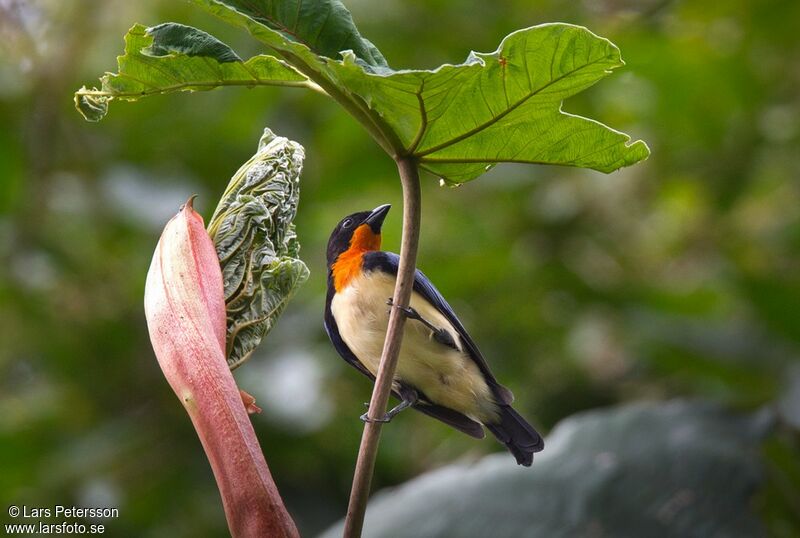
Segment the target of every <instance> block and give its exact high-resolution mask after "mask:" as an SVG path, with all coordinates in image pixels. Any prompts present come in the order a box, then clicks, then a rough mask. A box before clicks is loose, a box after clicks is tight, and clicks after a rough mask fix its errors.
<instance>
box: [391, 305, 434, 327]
mask: <svg viewBox="0 0 800 538" xmlns="http://www.w3.org/2000/svg"><path fill="white" fill-rule="evenodd" d="M386 304H388V305H389V306H391V307H393V308H397V309H398V310H400V311H401V312H402V313H403V314H405V315H406V317H407V318H409V319H415V320H417V321H421V322H422V323H423V324H425V325H427V326H428V327H433V326H432V324H431V323H430V322H429V321H428V320H426V319H425V318H423V317H422V316H421V315H420V314H419V312H417V310H416V309H415V308H412V307H410V306H399V305H395V304H394V299H393V298H391V297H389V299H388V300H387V301H386ZM433 328H434V329H435V327H433Z"/></svg>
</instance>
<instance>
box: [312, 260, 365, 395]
mask: <svg viewBox="0 0 800 538" xmlns="http://www.w3.org/2000/svg"><path fill="white" fill-rule="evenodd" d="M330 279H331V277H330V276H329V277H328V280H330ZM335 294H336V290H335V289H334V287H333V285H332V284H331V283H330V282H329V283H328V296H327V298H326V299H325V318H324V325H325V332H327V333H328V338H330V340H331V343H332V344H333V347H334V348H336V351H338V352H339V355H341V356H342V358H343V359H344V360H346V361H347V362H349V363H350V364H351V365H352V366H355V368H356V369H357V370H358V371H359V372H361V373H362V374H364V375H365V376H367V377H368V378H370V379H371V380H373V381H375V376H374V375H372V372H370V371H369V370H367V368H366V366H364V365H363V364H361V361H360V360H358V357H356V356H355V354H354V353H353V352H352V351H351V350H350V348H349V347H348V346H347V344H345V343H344V340H342V336H341V335H340V334H339V326H338V325H336V318H334V317H333V312H332V311H331V301H333V296H334V295H335Z"/></svg>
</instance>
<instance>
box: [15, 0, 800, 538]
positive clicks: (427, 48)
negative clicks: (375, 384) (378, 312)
mask: <svg viewBox="0 0 800 538" xmlns="http://www.w3.org/2000/svg"><path fill="white" fill-rule="evenodd" d="M346 5H347V6H348V8H350V9H351V11H352V12H353V16H354V19H355V21H356V23H357V24H358V26H359V28H360V30H361V32H362V33H363V34H364V35H365V36H367V37H368V38H370V39H371V40H372V41H373V42H375V44H376V45H377V46H378V47H379V48H380V49H381V51H382V52H383V53H384V55H385V56H386V57H387V59H388V61H389V63H390V65H392V67H394V68H412V67H413V68H433V67H436V66H438V65H440V64H441V63H445V62H450V63H458V62H461V61H463V60H464V58H466V56H467V54H468V53H469V51H470V50H471V49H474V50H478V51H486V52H488V51H492V50H494V49H495V48H496V47H497V45H498V44H499V42H500V40H501V39H502V38H503V37H504V36H505V35H507V34H508V33H510V32H512V31H514V30H516V29H519V28H522V27H525V26H530V25H534V24H538V23H543V22H552V21H563V22H570V23H575V24H580V25H585V26H587V27H588V28H590V29H591V30H592V31H594V32H595V33H598V34H599V35H602V36H605V37H608V38H609V39H611V40H612V41H613V42H614V43H616V44H617V45H618V46H619V47H620V48H621V50H622V54H623V58H624V59H625V61H626V62H627V66H626V67H625V68H624V69H621V70H619V71H617V72H616V74H614V75H613V76H611V77H610V78H608V79H606V80H604V81H602V82H600V83H599V84H598V85H597V86H596V87H594V88H591V89H589V90H588V91H586V92H584V93H583V94H582V95H580V96H577V97H575V98H573V99H570V100H569V101H568V102H566V103H565V105H564V109H565V110H566V111H568V112H571V113H576V114H582V115H588V116H589V117H592V118H596V119H598V120H600V121H603V122H605V123H607V124H609V125H611V126H612V127H614V128H617V129H620V130H623V131H625V132H627V133H630V134H631V135H632V136H633V137H634V138H641V139H644V140H646V141H647V142H648V144H649V145H650V148H651V150H652V156H651V157H650V159H649V160H648V161H646V162H644V163H642V164H640V165H637V166H634V167H632V168H628V169H625V170H622V171H619V172H616V173H614V174H611V175H603V174H600V173H596V172H592V171H584V170H574V169H569V168H557V167H544V166H538V167H533V166H512V165H503V166H498V167H496V168H495V169H494V170H492V171H491V172H490V173H488V174H486V175H485V176H483V177H481V178H479V179H477V180H475V181H474V182H471V183H467V184H465V185H463V186H462V187H460V188H456V189H450V188H442V187H440V186H439V185H438V180H437V179H436V178H434V177H431V176H426V177H423V233H422V245H421V251H420V255H419V267H420V268H421V269H422V270H423V271H425V272H426V273H427V274H428V276H430V277H431V279H432V280H433V281H434V282H436V283H437V286H438V287H439V288H440V289H441V291H442V292H443V294H444V295H445V296H446V297H448V298H449V300H450V301H451V303H452V304H453V306H454V307H455V309H456V311H457V312H458V313H459V315H460V317H461V318H462V321H463V322H464V324H465V325H466V326H467V328H468V329H469V330H470V331H471V333H472V335H473V337H474V338H475V340H476V341H477V342H478V343H479V345H480V346H481V348H482V350H483V352H484V354H485V355H486V357H487V359H488V360H489V363H490V364H491V365H492V367H493V369H494V371H495V373H496V375H497V377H498V378H499V379H500V380H501V381H502V382H503V383H504V384H506V385H507V386H509V387H510V388H511V389H512V390H513V391H514V393H515V394H516V396H517V407H518V409H519V410H520V411H521V412H522V413H523V414H524V415H526V416H528V417H530V418H531V419H532V422H533V423H534V424H536V425H537V426H539V427H540V428H541V429H543V430H544V431H548V430H549V429H551V428H552V427H553V425H554V424H555V423H556V422H558V421H559V420H561V419H562V418H564V417H567V416H569V415H571V414H573V413H575V412H578V411H582V410H586V409H591V408H597V407H605V406H609V405H613V404H618V403H622V402H628V401H639V400H654V401H664V400H666V399H668V398H671V397H676V396H687V397H702V398H706V399H710V400H714V401H718V402H722V403H724V404H725V405H727V406H729V407H731V408H733V409H736V410H741V411H749V410H755V409H758V408H761V407H762V406H765V405H767V406H771V407H772V408H773V409H776V410H777V411H778V412H779V414H780V422H781V428H780V429H779V431H778V432H777V433H776V434H775V435H773V436H772V437H770V439H769V440H768V441H767V442H766V443H765V445H764V447H763V454H764V455H765V462H766V469H767V476H769V477H772V479H771V481H770V482H769V485H768V486H766V487H765V488H764V491H760V492H758V494H757V495H756V496H755V497H754V501H753V502H754V503H755V506H756V508H757V509H758V510H759V513H761V514H762V515H763V518H764V521H765V523H766V526H767V529H768V530H769V531H770V532H771V533H774V534H776V535H778V534H781V533H783V532H784V531H786V529H788V528H789V527H788V526H787V525H788V523H787V522H786V521H785V519H781V518H785V514H786V513H790V514H791V513H792V512H794V514H795V516H796V514H798V513H800V485H799V484H800V479H798V476H800V471H798V459H799V458H800V449H799V448H798V446H800V444H799V443H798V435H797V429H793V428H797V427H798V426H800V361H799V360H798V359H799V358H800V256H799V254H800V209H798V208H800V182H798V178H800V92H798V87H800V38H799V37H798V32H797V22H798V21H800V3H798V2H793V1H790V0H784V1H780V0H763V1H758V0H750V1H746V0H742V1H736V2H716V1H711V0H697V1H694V2H678V1H669V0H666V1H664V0H646V1H637V2H634V1H630V0H628V1H625V0H617V1H615V0H604V1H598V2H594V1H584V2H567V1H555V0H551V1H547V0H538V1H531V0H514V1H508V2H503V3H499V4H498V3H492V2H484V1H480V0H462V1H458V2H456V1H455V0H434V1H431V0H425V1H422V0H406V1H401V0H384V1H382V2H380V3H379V4H376V3H374V2H369V1H368V0H350V1H347V2H346ZM164 21H176V22H181V23H184V24H189V25H193V26H197V27H199V28H202V29H204V30H206V31H209V32H210V33H212V34H214V35H216V36H217V37H219V38H220V39H222V40H223V41H225V42H227V43H229V44H231V45H232V46H233V48H234V49H236V50H237V52H239V54H240V55H241V56H243V57H248V56H250V55H252V54H256V53H259V52H262V49H261V48H260V47H259V45H258V44H257V43H256V42H255V41H254V40H252V39H251V38H249V36H247V35H245V34H244V33H241V32H239V31H238V30H236V29H234V28H231V27H228V26H226V25H224V24H223V23H221V22H219V21H217V20H216V19H214V18H212V17H211V16H209V15H206V14H205V13H204V12H202V11H201V10H199V9H196V8H193V7H192V6H191V5H190V4H188V3H182V2H166V1H157V0H144V1H141V2H125V1H122V0H109V1H106V2H101V3H97V2H90V1H89V0H58V1H57V0H28V1H24V0H0V125H2V127H0V469H1V471H0V501H2V504H3V506H7V505H9V504H12V503H13V504H18V505H22V504H26V505H28V506H48V505H53V504H56V503H60V504H76V505H79V506H89V505H99V506H116V507H119V509H120V517H119V519H117V520H114V521H111V522H109V525H108V526H109V529H110V530H109V531H108V533H109V534H111V535H113V536H148V537H150V536H152V537H160V536H171V537H174V536H217V535H224V534H225V533H226V526H225V521H224V517H223V513H222V508H221V506H220V502H219V496H218V493H217V490H216V487H215V485H214V482H213V478H212V475H211V472H210V468H209V466H208V462H207V460H206V459H205V457H204V455H203V452H202V450H201V449H200V445H199V443H198V440H197V438H196V435H195V433H194V430H193V429H192V427H191V424H190V422H189V420H188V418H187V416H186V414H185V413H184V411H183V409H182V408H181V406H180V405H178V402H177V400H176V398H175V396H174V394H173V393H172V391H171V390H170V389H169V387H168V386H167V384H166V382H165V380H164V378H163V376H162V374H161V372H160V370H159V368H158V365H157V363H156V361H155V357H154V356H153V353H152V350H151V348H150V345H149V341H148V337H147V331H146V327H145V323H144V315H143V311H142V297H143V288H144V279H145V274H146V271H147V268H148V266H149V263H150V258H151V255H152V252H153V248H154V246H155V244H156V241H157V239H158V236H159V234H160V232H161V229H162V227H163V225H164V223H165V222H166V221H167V220H168V219H169V218H170V217H171V215H173V214H174V213H175V211H176V210H177V208H178V207H179V205H180V204H181V203H182V202H184V201H185V200H186V199H187V198H188V196H189V195H191V194H193V193H198V194H199V195H200V196H199V198H198V200H197V202H196V204H195V207H196V208H198V210H199V211H200V212H201V213H202V214H203V215H204V216H205V217H206V218H208V217H210V214H211V211H212V210H213V208H214V206H215V205H216V200H217V199H218V197H219V196H220V195H221V193H222V190H223V189H224V187H225V185H226V184H227V182H228V179H229V178H230V176H231V175H232V174H233V173H234V172H235V171H236V169H237V168H238V167H239V165H240V164H242V163H243V162H244V161H245V160H247V159H248V158H249V157H250V155H251V154H252V153H253V152H254V151H255V149H256V145H257V142H258V139H259V136H260V134H261V131H262V129H263V128H264V127H265V126H269V127H270V128H272V129H273V130H275V131H276V132H277V133H279V134H281V135H283V136H288V137H290V138H293V139H294V140H297V141H298V142H300V143H301V144H303V145H304V146H305V147H306V151H307V159H306V167H305V172H304V175H303V179H302V190H301V203H300V211H299V214H298V216H297V221H296V222H297V230H298V235H299V237H300V241H301V244H302V251H301V256H302V258H303V259H304V260H305V261H306V263H307V264H308V265H309V267H310V269H311V271H312V276H311V279H310V280H309V282H308V283H307V284H306V285H305V286H304V287H303V288H302V289H301V291H300V292H299V294H298V295H297V297H296V299H295V300H294V301H293V302H292V303H291V304H290V305H289V307H288V309H287V310H286V312H285V314H284V317H283V318H282V319H281V320H280V321H279V322H278V324H277V326H276V328H275V329H274V331H273V332H272V333H271V334H270V336H269V337H268V339H267V340H266V341H265V342H264V343H263V344H262V347H261V349H260V350H259V351H258V352H257V354H256V355H255V356H254V358H253V359H252V360H251V361H250V362H249V363H247V364H246V365H245V366H244V367H242V368H241V369H239V370H237V371H236V378H237V380H238V382H239V383H240V385H241V386H242V387H243V388H245V389H246V390H248V391H250V392H251V393H252V394H254V395H255V396H256V398H257V399H258V402H259V404H260V405H261V406H262V407H263V408H264V413H263V414H261V415H259V416H256V417H254V423H255V427H256V430H257V433H258V436H259V438H260V440H261V443H262V447H263V449H264V451H265V453H266V455H267V460H268V462H269V465H270V467H271V470H272V472H273V475H274V477H275V480H276V481H277V483H278V486H279V488H280V490H281V491H282V493H283V494H284V496H285V499H286V502H287V504H288V507H289V509H290V511H291V512H292V513H293V514H294V515H295V517H296V519H297V521H298V524H299V526H300V528H301V531H303V533H304V535H313V534H314V533H316V532H318V531H320V530H322V529H324V528H325V527H327V526H328V525H329V524H330V523H331V522H333V521H335V520H336V519H338V518H339V517H341V516H342V515H343V514H344V511H345V508H346V503H347V496H348V494H349V487H350V480H351V477H352V470H353V465H354V462H355V456H356V453H357V450H358V443H359V439H360V433H361V430H362V423H361V422H360V421H359V420H358V416H359V415H360V414H361V413H362V412H363V402H365V401H367V400H368V399H369V394H370V391H371V384H370V383H369V382H368V381H367V380H366V379H365V378H363V377H362V376H361V375H360V374H358V373H357V372H356V371H355V370H353V369H351V368H350V367H349V366H347V365H346V364H345V362H344V361H342V360H341V359H340V358H339V357H338V355H337V354H336V352H335V351H334V350H333V348H332V347H331V345H330V344H329V343H328V341H327V338H326V336H325V333H324V331H323V328H322V309H323V303H324V291H325V279H326V270H325V265H324V248H325V244H326V241H327V237H328V234H329V233H330V231H331V229H332V227H333V226H334V225H335V224H336V222H337V221H338V220H339V219H340V218H341V217H342V216H344V215H345V214H347V213H350V212H353V211H358V210H364V209H370V208H373V207H375V206H377V205H378V204H382V203H387V202H388V203H392V204H394V207H395V209H394V210H393V212H392V213H390V215H389V218H388V219H387V223H386V225H385V227H384V230H385V232H384V246H385V247H386V248H387V249H389V250H397V249H398V248H399V231H400V214H401V211H400V208H401V203H400V200H401V197H400V188H399V181H398V179H397V176H396V171H395V169H394V167H393V163H392V162H391V160H390V159H389V158H387V157H386V155H384V154H383V153H382V151H381V150H380V149H379V148H378V147H377V146H376V145H375V144H374V143H373V142H372V141H371V140H370V139H369V138H368V136H367V135H366V134H365V133H364V132H363V131H362V130H361V128H360V127H359V126H358V125H357V124H356V122H355V121H353V120H351V119H350V118H349V117H348V116H347V115H346V114H345V113H344V112H343V111H342V110H340V109H339V108H338V107H337V106H336V105H335V104H334V103H332V102H329V101H327V100H325V99H324V98H323V97H320V96H318V95H315V94H312V93H311V92H305V91H302V90H291V89H288V90H282V91H281V90H274V89H254V90H244V89H236V88H231V89H222V90H217V91H213V92H204V93H194V94H178V95H171V96H163V97H153V98H149V99H146V100H143V101H141V102H138V103H133V104H130V103H123V102H119V103H117V102H115V103H112V105H111V110H110V112H109V115H108V117H107V118H106V119H105V120H103V121H102V122H101V123H99V124H91V123H87V122H85V121H84V120H83V119H82V118H81V117H80V116H79V114H78V113H77V112H76V111H75V110H74V109H73V104H72V93H73V91H74V90H76V89H77V88H78V87H80V86H81V85H83V84H86V85H88V86H91V85H94V84H96V81H97V77H98V76H99V75H100V74H101V73H102V72H104V71H106V70H108V71H114V70H115V56H116V55H117V54H121V52H122V37H123V35H124V33H125V31H126V30H127V29H128V28H129V27H130V26H132V25H133V24H134V23H135V22H140V23H143V24H145V25H154V24H157V23H159V22H164ZM501 450H502V447H501V445H499V444H498V443H496V442H494V441H493V440H490V439H486V440H484V441H483V442H479V441H475V440H473V439H470V438H468V437H466V436H464V435H462V434H460V433H458V432H455V431H451V430H450V429H448V428H446V427H444V426H443V425H442V424H440V423H438V422H436V421H432V420H430V419H427V418H425V417H424V416H422V415H421V414H417V413H408V414H403V415H401V416H400V417H399V418H398V419H397V420H395V421H394V422H393V423H392V424H391V426H390V427H387V428H384V430H383V436H382V442H381V449H380V453H379V459H378V466H377V470H376V478H375V488H376V489H377V488H381V487H386V486H391V485H396V484H399V483H402V482H404V481H406V480H408V479H409V478H411V477H414V476H416V475H418V474H420V473H422V472H424V471H426V470H429V469H433V468H437V467H440V466H442V465H444V464H446V463H448V462H452V461H464V462H469V461H473V460H476V459H477V458H478V457H480V456H481V455H483V454H485V453H488V452H492V451H501ZM509 457H510V456H509ZM773 479H774V480H773ZM779 513H781V514H784V515H775V514H779ZM2 519H3V521H4V522H5V521H6V516H5V510H4V511H3V518H2ZM795 523H796V521H795ZM783 535H787V536H788V535H789V534H783Z"/></svg>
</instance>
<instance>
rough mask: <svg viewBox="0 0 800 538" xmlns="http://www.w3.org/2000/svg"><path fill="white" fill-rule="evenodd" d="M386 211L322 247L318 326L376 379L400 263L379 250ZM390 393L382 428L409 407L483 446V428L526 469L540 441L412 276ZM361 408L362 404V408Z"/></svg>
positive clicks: (427, 284)
mask: <svg viewBox="0 0 800 538" xmlns="http://www.w3.org/2000/svg"><path fill="white" fill-rule="evenodd" d="M390 208H391V205H389V204H384V205H381V206H378V207H376V208H375V209H373V210H372V211H361V212H358V213H353V214H352V215H348V216H347V217H345V218H343V219H342V220H341V221H340V222H339V223H338V224H337V225H336V227H335V228H334V230H333V232H332V233H331V236H330V239H329V240H328V246H327V266H328V292H327V297H326V300H325V314H324V325H325V330H326V332H327V334H328V337H329V338H330V340H331V343H332V344H333V346H334V348H335V349H336V351H337V352H338V353H339V355H341V356H342V358H343V359H344V360H345V361H347V362H348V363H349V364H350V365H352V366H353V367H355V368H356V369H357V370H358V371H360V372H361V373H362V374H364V375H365V376H367V377H369V378H370V379H372V380H373V381H374V380H375V376H376V373H377V371H378V365H379V363H380V358H381V352H382V349H383V342H384V338H385V336H386V330H387V327H388V323H389V313H390V311H391V308H393V307H395V306H394V305H393V304H392V299H391V297H392V296H393V294H394V287H395V282H396V279H397V270H398V265H399V261H400V257H399V256H398V255H397V254H395V253H393V252H386V251H382V250H380V248H381V227H382V225H383V222H384V219H385V218H386V215H387V213H388V212H389V209H390ZM403 313H404V314H405V315H406V317H407V319H406V323H405V325H404V328H403V339H402V344H401V347H400V354H399V359H398V362H397V370H396V372H395V375H394V379H393V380H392V394H393V395H394V396H395V397H396V398H398V399H399V400H400V403H399V404H398V405H397V406H395V407H394V408H392V409H391V410H389V411H388V412H387V413H386V414H385V415H384V416H383V417H381V418H378V419H370V418H369V417H368V413H364V414H363V415H362V416H361V419H362V420H364V421H367V422H369V421H372V420H376V421H380V422H389V421H390V420H391V419H392V418H393V417H394V416H396V415H397V414H398V413H400V412H401V411H403V410H404V409H408V408H413V409H416V410H417V411H420V412H422V413H424V414H426V415H429V416H431V417H433V418H436V419H438V420H440V421H442V422H444V423H445V424H447V425H449V426H451V427H453V428H455V429H457V430H460V431H461V432H463V433H466V434H467V435H470V436H472V437H475V438H477V439H482V438H483V437H484V436H485V433H484V430H483V426H485V427H486V428H487V429H488V430H489V431H490V432H491V433H492V434H494V436H495V437H496V438H497V439H498V440H499V441H500V442H501V443H503V444H504V445H505V446H506V448H507V449H508V450H509V452H511V454H512V455H513V456H514V457H515V458H516V460H517V463H518V464H520V465H524V466H526V467H527V466H530V465H531V463H532V462H533V454H534V453H536V452H539V451H541V450H542V449H543V448H544V441H543V439H542V436H541V435H539V433H538V432H537V431H536V430H535V429H534V427H533V426H531V425H530V424H529V423H528V422H527V421H526V420H525V419H524V418H523V417H522V416H521V415H520V414H519V413H518V412H517V411H516V410H514V408H513V407H511V403H512V402H513V399H514V396H513V394H512V393H511V391H510V390H509V389H507V388H506V387H504V386H503V385H501V384H500V383H499V382H498V381H497V379H495V377H494V375H493V374H492V372H491V371H490V369H489V365H488V364H487V362H486V360H485V359H484V357H483V355H482V354H481V352H480V350H479V349H478V346H477V345H476V344H475V342H474V340H473V339H472V338H471V337H470V335H469V333H467V330H466V329H465V328H464V326H463V324H462V323H461V321H459V319H458V317H457V316H456V314H455V312H454V311H453V309H452V308H451V306H450V305H449V304H448V303H447V301H446V300H445V299H444V297H442V294H441V293H439V291H438V290H437V289H436V287H435V286H434V285H433V283H431V281H430V280H429V279H428V278H427V277H426V276H425V275H424V274H423V273H422V272H421V271H419V270H416V272H415V274H414V286H413V291H412V295H411V300H410V303H409V306H408V307H406V308H404V309H403ZM366 405H368V404H366Z"/></svg>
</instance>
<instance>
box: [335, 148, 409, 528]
mask: <svg viewBox="0 0 800 538" xmlns="http://www.w3.org/2000/svg"><path fill="white" fill-rule="evenodd" d="M395 160H396V162H397V169H398V172H399V173H400V181H401V183H402V185H403V240H402V244H401V247H400V267H399V268H398V270H397V283H396V285H395V288H394V298H393V303H394V304H395V305H398V306H400V307H405V306H408V303H409V302H410V300H411V291H412V289H413V286H414V271H415V268H416V263H417V247H418V246H419V222H420V209H421V208H420V206H421V202H420V186H419V171H418V170H417V163H416V161H414V160H413V159H411V158H410V157H398V158H396V159H395ZM405 320H406V318H405V316H404V315H403V313H402V311H401V310H400V309H399V308H392V309H391V314H390V315H389V327H388V329H387V330H386V340H385V341H384V343H383V353H382V354H381V362H380V366H379V367H378V376H377V378H376V379H375V387H374V388H373V390H372V398H371V399H370V402H369V415H368V417H369V418H371V419H377V418H380V417H382V416H383V415H384V413H386V404H387V403H388V401H389V394H390V393H391V389H392V381H393V379H394V372H395V369H396V368H397V359H398V358H399V356H400V343H401V342H402V340H403V325H404V323H405ZM381 426H382V424H381V423H380V422H367V423H366V424H365V425H364V433H363V435H362V436H361V446H360V447H359V449H358V461H357V462H356V470H355V474H354V475H353V486H352V489H351V490H350V504H349V506H348V507H347V518H346V519H345V524H344V536H345V538H357V537H359V536H361V529H362V527H363V526H364V513H365V512H366V509H367V500H368V499H369V489H370V483H371V482H372V473H373V470H374V468H375V458H376V456H377V454H378V440H379V439H380V435H381Z"/></svg>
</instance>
